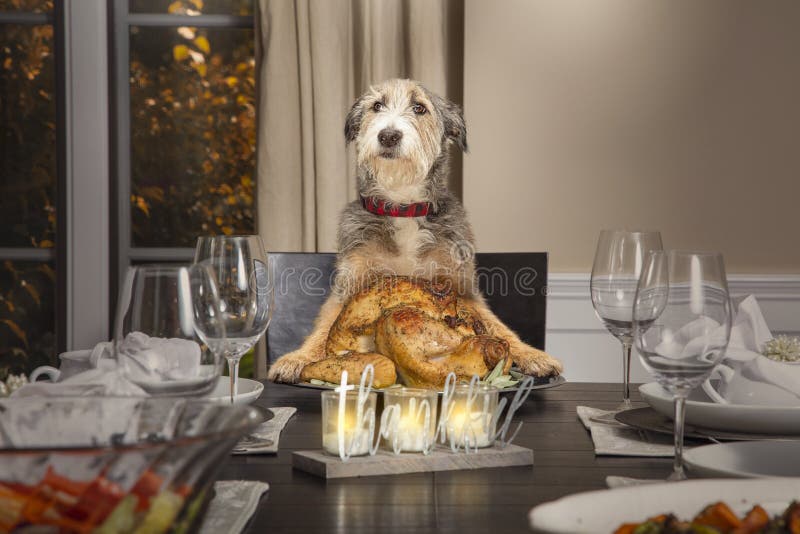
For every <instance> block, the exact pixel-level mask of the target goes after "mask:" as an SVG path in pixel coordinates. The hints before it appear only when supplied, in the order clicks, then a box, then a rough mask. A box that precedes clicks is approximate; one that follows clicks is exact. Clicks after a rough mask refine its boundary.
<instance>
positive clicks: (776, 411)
mask: <svg viewBox="0 0 800 534" xmlns="http://www.w3.org/2000/svg"><path fill="white" fill-rule="evenodd" d="M639 392H640V393H641V394H642V398H643V399H644V400H645V402H647V404H649V405H650V406H652V407H653V409H654V410H656V411H657V412H659V413H660V414H663V415H665V416H666V417H669V418H672V414H673V410H674V408H673V402H672V396H671V395H670V394H669V393H668V392H667V391H666V390H665V389H664V388H662V387H661V386H660V385H659V384H657V383H656V382H650V383H647V384H643V385H641V386H640V387H639ZM686 423H688V424H690V425H695V426H698V427H705V428H712V429H715V430H724V431H727V432H745V433H753V434H776V435H787V434H789V435H794V434H797V435H800V406H757V405H745V404H717V403H716V402H713V401H712V400H711V399H709V398H708V397H707V396H706V394H705V393H703V392H702V390H699V389H695V390H694V391H692V394H691V395H690V396H689V399H688V400H687V401H686Z"/></svg>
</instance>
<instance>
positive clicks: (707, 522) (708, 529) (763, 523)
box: [614, 501, 800, 534]
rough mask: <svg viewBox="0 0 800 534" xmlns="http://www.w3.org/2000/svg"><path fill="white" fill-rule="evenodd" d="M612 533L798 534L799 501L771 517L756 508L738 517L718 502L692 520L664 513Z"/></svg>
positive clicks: (799, 526)
mask: <svg viewBox="0 0 800 534" xmlns="http://www.w3.org/2000/svg"><path fill="white" fill-rule="evenodd" d="M614 534H800V502H798V501H794V502H792V503H791V504H790V505H789V507H788V508H786V510H785V511H784V512H783V513H782V514H780V515H778V516H776V517H774V518H770V517H769V514H768V513H767V511H766V510H764V508H762V507H761V506H759V505H756V506H753V508H751V509H750V511H749V512H747V514H746V515H745V516H744V517H742V518H740V517H739V516H737V515H736V513H735V512H734V511H733V510H731V509H730V507H729V506H728V505H727V504H725V503H723V502H718V503H715V504H712V505H709V506H707V507H705V508H704V509H703V510H702V511H701V512H700V513H699V514H697V515H696V516H695V517H694V519H692V520H691V521H681V520H680V519H678V518H677V517H675V516H674V515H672V514H664V515H659V516H656V517H651V518H650V519H648V520H646V521H644V522H642V523H626V524H624V525H620V527H619V528H617V530H615V531H614Z"/></svg>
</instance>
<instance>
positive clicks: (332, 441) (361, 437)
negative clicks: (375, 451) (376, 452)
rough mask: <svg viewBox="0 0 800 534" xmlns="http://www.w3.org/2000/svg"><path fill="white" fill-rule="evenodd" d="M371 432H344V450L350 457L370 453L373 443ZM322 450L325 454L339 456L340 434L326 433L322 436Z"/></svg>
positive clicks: (350, 430) (351, 430)
mask: <svg viewBox="0 0 800 534" xmlns="http://www.w3.org/2000/svg"><path fill="white" fill-rule="evenodd" d="M371 437H372V436H370V435H369V432H367V431H366V430H363V429H362V430H354V429H349V430H345V432H344V448H345V451H347V452H348V454H349V455H350V456H363V455H365V454H367V453H369V445H370V441H371ZM322 448H323V449H325V452H327V453H328V454H332V455H334V456H339V433H338V432H337V431H333V432H326V433H325V434H324V435H323V436H322Z"/></svg>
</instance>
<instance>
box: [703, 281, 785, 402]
mask: <svg viewBox="0 0 800 534" xmlns="http://www.w3.org/2000/svg"><path fill="white" fill-rule="evenodd" d="M772 339H773V336H772V332H770V329H769V327H768V326H767V322H766V321H765V320H764V315H763V314H762V312H761V308H760V307H759V305H758V301H756V298H755V296H753V295H750V296H748V297H747V298H745V299H744V300H742V302H741V303H740V304H739V308H738V311H737V313H736V316H735V317H734V320H733V325H732V327H731V338H730V342H729V343H728V349H727V351H726V352H725V357H724V358H723V360H722V362H721V364H722V365H721V366H720V371H721V372H722V373H723V374H726V373H725V371H726V369H725V368H728V369H730V371H727V376H724V377H723V378H726V380H725V381H726V382H728V383H727V384H726V385H725V386H724V387H723V388H722V389H723V390H727V391H728V395H727V396H728V397H729V398H730V399H732V400H734V401H735V402H736V403H745V404H751V403H752V404H772V403H776V404H778V403H780V404H784V403H788V404H792V403H793V400H792V399H793V397H792V395H794V396H796V397H797V398H795V399H794V402H796V403H798V404H800V363H796V362H780V361H775V360H772V359H770V358H767V357H766V356H764V355H763V354H762V351H763V350H764V346H765V345H766V344H767V342H768V341H770V340H772ZM759 384H763V385H766V386H773V387H774V388H778V389H777V390H775V393H770V392H769V391H766V390H763V387H761V386H759ZM709 387H710V386H708V385H707V384H706V385H705V386H704V389H706V392H708V388H709ZM720 391H722V390H720ZM781 392H782V393H781ZM787 393H789V394H792V395H787ZM709 395H710V396H711V397H712V398H714V399H715V400H716V399H717V396H715V395H713V392H710V393H709ZM781 395H782V396H783V399H784V400H782V401H780V402H779V398H781Z"/></svg>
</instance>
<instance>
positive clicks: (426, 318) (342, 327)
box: [301, 277, 512, 389]
mask: <svg viewBox="0 0 800 534" xmlns="http://www.w3.org/2000/svg"><path fill="white" fill-rule="evenodd" d="M325 352H326V355H327V358H326V359H323V360H321V361H319V362H316V363H312V364H309V365H307V366H306V367H305V368H304V369H303V371H302V375H301V378H302V379H304V380H308V379H311V378H316V379H319V380H325V381H328V382H338V381H339V378H338V377H339V376H340V375H341V371H343V370H345V369H347V371H348V375H349V376H350V382H351V383H356V382H357V381H358V375H359V374H360V371H361V370H363V369H364V368H365V367H366V365H367V364H368V363H373V365H375V362H377V363H378V364H379V365H375V368H376V379H377V377H378V368H379V366H380V369H381V377H380V378H381V385H378V383H377V380H376V384H375V385H376V386H378V387H382V386H385V385H389V384H387V383H386V382H387V380H390V379H391V380H392V381H394V377H393V376H392V375H391V373H389V372H387V371H388V369H387V367H386V362H384V361H383V360H381V359H380V358H381V357H384V358H388V360H390V361H391V362H393V364H394V366H395V368H396V372H397V375H398V376H399V377H400V379H401V380H402V382H403V383H404V384H406V385H408V386H413V387H424V388H437V389H438V388H441V387H443V385H444V381H445V378H446V377H447V375H448V373H450V372H454V373H456V376H457V377H458V378H459V379H464V380H468V379H470V378H471V377H472V376H473V375H478V376H480V377H485V376H486V375H487V374H488V373H489V372H490V371H491V370H492V369H493V368H494V367H495V366H496V365H497V364H498V363H499V362H500V361H501V360H505V372H508V369H509V368H510V367H511V364H512V358H511V355H510V354H509V344H508V342H507V341H505V340H504V339H501V338H499V337H493V336H491V335H488V333H487V331H486V328H485V326H484V324H483V323H482V322H481V320H480V317H479V316H478V315H477V313H476V312H475V310H474V309H473V308H472V307H471V306H470V301H469V300H468V299H460V298H457V297H456V294H455V292H454V291H452V289H451V288H450V287H449V286H448V285H446V284H444V283H436V282H431V281H428V280H417V279H411V278H408V277H385V278H382V279H381V280H379V281H378V282H376V283H375V284H373V285H372V286H370V287H368V288H366V289H364V290H362V291H361V292H359V293H357V294H355V295H354V296H353V297H351V298H350V299H349V300H348V301H347V302H346V303H345V305H344V307H343V309H342V311H341V312H340V313H339V316H338V318H337V319H336V321H335V322H334V324H333V326H332V327H331V329H330V332H329V334H328V340H327V344H326V351H325Z"/></svg>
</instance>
